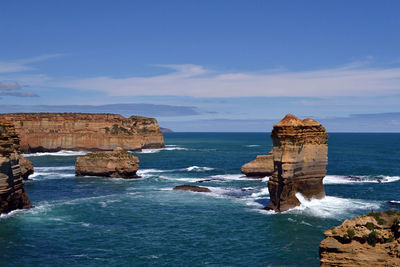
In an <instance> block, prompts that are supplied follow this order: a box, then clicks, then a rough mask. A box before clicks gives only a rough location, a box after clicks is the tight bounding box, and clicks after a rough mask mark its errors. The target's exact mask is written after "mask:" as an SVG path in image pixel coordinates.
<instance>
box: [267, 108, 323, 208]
mask: <svg viewBox="0 0 400 267" xmlns="http://www.w3.org/2000/svg"><path fill="white" fill-rule="evenodd" d="M271 137H272V140H273V144H274V147H273V150H272V155H273V159H274V172H273V174H272V176H271V178H270V179H269V181H268V190H269V193H270V203H269V205H268V207H267V209H272V210H275V211H285V210H288V209H290V208H293V207H296V206H298V205H300V202H299V200H298V199H297V197H296V195H295V194H296V193H298V192H299V193H301V194H303V195H304V196H305V197H306V198H309V199H310V198H323V197H324V196H325V190H324V186H323V184H322V179H323V178H324V177H325V175H326V165H327V163H328V145H327V138H328V134H327V133H326V131H325V128H324V127H323V126H322V125H321V124H319V123H318V122H316V121H314V120H312V119H305V120H300V119H299V118H297V117H296V116H293V115H291V114H289V115H286V117H285V118H283V119H282V120H281V121H280V122H279V123H278V124H275V125H274V128H273V130H272V133H271Z"/></svg>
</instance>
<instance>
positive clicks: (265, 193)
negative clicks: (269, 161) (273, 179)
mask: <svg viewBox="0 0 400 267" xmlns="http://www.w3.org/2000/svg"><path fill="white" fill-rule="evenodd" d="M251 196H252V197H255V198H258V197H261V196H269V190H268V187H265V188H262V189H261V190H260V191H259V192H255V193H253V194H251Z"/></svg>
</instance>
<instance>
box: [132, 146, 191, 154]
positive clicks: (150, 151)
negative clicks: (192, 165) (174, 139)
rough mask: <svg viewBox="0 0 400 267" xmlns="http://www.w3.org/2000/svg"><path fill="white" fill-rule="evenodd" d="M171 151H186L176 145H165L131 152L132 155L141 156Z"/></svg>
mask: <svg viewBox="0 0 400 267" xmlns="http://www.w3.org/2000/svg"><path fill="white" fill-rule="evenodd" d="M163 150H166V151H173V150H188V149H187V148H184V147H179V146H176V145H166V146H165V147H163V148H145V149H142V151H131V152H132V153H141V154H150V153H159V152H160V151H163Z"/></svg>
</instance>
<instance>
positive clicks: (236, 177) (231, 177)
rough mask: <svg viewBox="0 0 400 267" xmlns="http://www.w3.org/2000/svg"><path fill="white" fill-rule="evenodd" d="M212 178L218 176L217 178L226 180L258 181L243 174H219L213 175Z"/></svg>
mask: <svg viewBox="0 0 400 267" xmlns="http://www.w3.org/2000/svg"><path fill="white" fill-rule="evenodd" d="M211 178H216V179H226V180H249V181H251V180H254V181H257V179H249V178H247V177H246V176H244V175H243V174H218V175H213V176H211Z"/></svg>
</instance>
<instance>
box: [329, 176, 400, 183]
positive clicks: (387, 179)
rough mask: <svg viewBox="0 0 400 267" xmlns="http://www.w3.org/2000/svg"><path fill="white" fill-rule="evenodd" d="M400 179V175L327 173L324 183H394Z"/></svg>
mask: <svg viewBox="0 0 400 267" xmlns="http://www.w3.org/2000/svg"><path fill="white" fill-rule="evenodd" d="M399 180H400V176H385V175H378V176H351V175H350V176H342V175H327V176H325V178H324V180H323V183H324V184H353V183H392V182H396V181H399Z"/></svg>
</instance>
